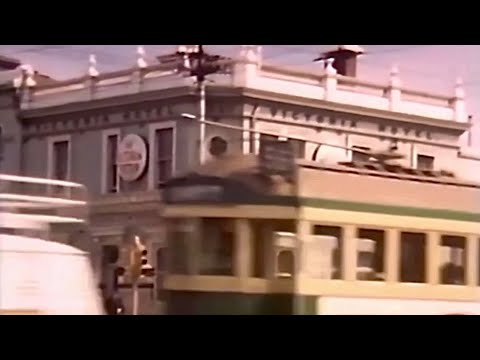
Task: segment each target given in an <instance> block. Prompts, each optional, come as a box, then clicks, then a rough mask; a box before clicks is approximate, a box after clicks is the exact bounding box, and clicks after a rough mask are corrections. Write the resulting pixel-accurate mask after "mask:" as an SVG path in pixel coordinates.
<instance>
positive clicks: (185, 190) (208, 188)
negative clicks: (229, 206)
mask: <svg viewBox="0 0 480 360" xmlns="http://www.w3.org/2000/svg"><path fill="white" fill-rule="evenodd" d="M223 193H224V191H223V186H221V185H203V184H202V185H186V186H185V185H183V186H173V187H170V188H167V189H165V190H164V195H163V196H164V199H165V201H166V202H167V203H190V202H215V201H220V200H221V199H222V197H223Z"/></svg>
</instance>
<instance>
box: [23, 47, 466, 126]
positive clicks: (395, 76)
mask: <svg viewBox="0 0 480 360" xmlns="http://www.w3.org/2000/svg"><path fill="white" fill-rule="evenodd" d="M140 65H141V66H140ZM223 70H224V71H222V73H217V74H214V75H212V76H211V77H210V79H211V80H212V82H209V84H208V86H209V87H215V86H221V87H225V86H232V87H243V88H250V89H256V90H262V91H269V92H274V93H279V94H285V95H291V96H292V97H293V96H299V97H303V98H310V99H318V100H322V101H330V102H333V103H338V104H345V105H350V106H351V105H353V106H359V107H364V108H370V109H376V110H384V111H391V112H396V113H403V114H408V115H413V116H422V117H427V118H433V119H439V120H445V121H455V122H467V114H466V109H465V93H464V90H463V85H462V81H461V80H460V79H459V80H458V81H457V84H456V87H455V89H454V92H453V93H452V95H451V96H447V95H437V94H431V93H427V92H422V91H417V90H412V89H407V88H405V87H403V86H402V85H401V81H400V78H399V72H398V69H397V68H396V67H394V68H393V69H392V71H391V74H390V81H389V83H388V84H377V83H372V82H369V81H365V80H361V79H358V78H355V77H348V76H343V75H339V74H337V70H336V69H335V68H334V67H333V61H332V59H327V60H326V63H325V66H323V67H322V69H319V72H318V73H313V72H311V71H310V72H308V71H304V70H299V69H292V68H290V67H286V66H278V65H270V64H263V63H262V58H261V51H260V48H259V47H258V46H255V45H243V46H242V51H241V53H240V56H239V57H237V58H236V59H234V60H232V61H231V62H229V63H226V64H225V65H224V67H223ZM26 77H27V78H28V75H26ZM27 80H28V79H27ZM184 86H194V77H191V76H189V74H187V75H186V74H185V73H183V72H182V71H181V70H180V69H179V68H178V66H176V65H174V64H173V65H172V64H171V63H170V64H155V65H147V64H146V63H145V62H141V61H137V66H135V67H132V68H130V69H126V70H122V71H116V72H111V73H105V74H99V73H98V71H96V68H95V62H94V61H93V63H92V59H91V64H90V68H89V71H88V74H87V75H86V76H83V77H79V78H76V79H71V80H66V81H58V82H55V83H52V84H45V85H43V84H42V85H41V84H33V83H32V82H30V84H29V85H24V86H22V87H21V88H22V89H23V96H22V101H21V108H22V109H24V110H28V109H39V108H46V107H51V106H59V105H63V104H68V103H74V102H86V101H91V100H98V99H104V98H110V97H116V96H125V95H129V94H135V93H145V92H150V91H155V90H161V89H167V88H174V87H184Z"/></svg>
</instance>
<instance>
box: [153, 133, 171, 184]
mask: <svg viewBox="0 0 480 360" xmlns="http://www.w3.org/2000/svg"><path fill="white" fill-rule="evenodd" d="M155 147H156V162H157V164H156V165H157V166H156V170H157V171H156V183H157V184H158V185H161V184H163V183H165V182H166V181H167V180H168V179H170V177H171V176H172V172H173V128H164V129H157V130H155Z"/></svg>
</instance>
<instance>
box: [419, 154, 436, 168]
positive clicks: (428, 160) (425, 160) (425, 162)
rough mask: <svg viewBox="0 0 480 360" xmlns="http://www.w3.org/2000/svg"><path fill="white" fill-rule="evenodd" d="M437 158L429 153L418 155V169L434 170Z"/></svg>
mask: <svg viewBox="0 0 480 360" xmlns="http://www.w3.org/2000/svg"><path fill="white" fill-rule="evenodd" d="M434 161H435V158H434V157H433V156H428V155H421V154H418V155H417V169H419V170H433V165H434Z"/></svg>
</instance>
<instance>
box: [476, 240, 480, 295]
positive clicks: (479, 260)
mask: <svg viewBox="0 0 480 360" xmlns="http://www.w3.org/2000/svg"><path fill="white" fill-rule="evenodd" d="M476 240H477V242H478V243H480V238H477V239H476ZM479 245H480V244H479ZM475 261H476V262H477V285H478V286H480V246H478V252H477V257H476V259H475Z"/></svg>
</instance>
